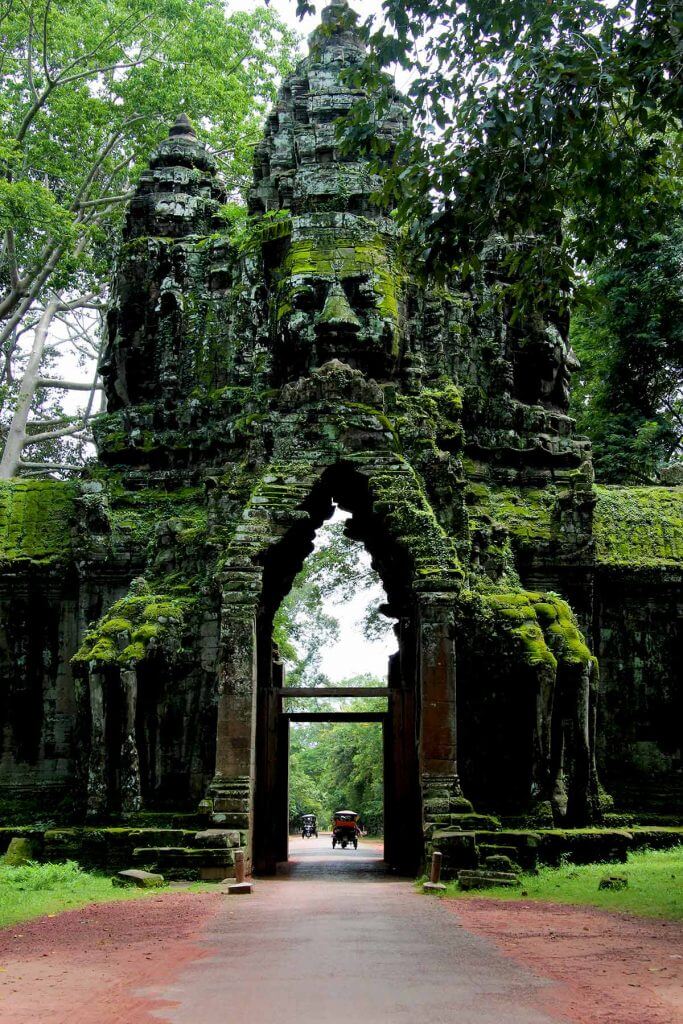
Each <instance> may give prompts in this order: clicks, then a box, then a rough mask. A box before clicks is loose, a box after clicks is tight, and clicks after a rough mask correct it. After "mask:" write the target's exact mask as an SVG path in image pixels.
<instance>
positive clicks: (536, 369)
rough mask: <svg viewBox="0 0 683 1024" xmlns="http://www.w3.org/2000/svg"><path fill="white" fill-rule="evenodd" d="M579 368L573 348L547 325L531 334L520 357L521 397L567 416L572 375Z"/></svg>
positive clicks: (518, 373) (518, 369)
mask: <svg viewBox="0 0 683 1024" xmlns="http://www.w3.org/2000/svg"><path fill="white" fill-rule="evenodd" d="M579 367H580V363H579V361H578V359H577V358H576V353H575V352H574V349H573V348H572V347H571V345H569V344H568V343H567V342H566V341H565V340H564V338H563V337H562V335H561V334H560V332H559V331H558V329H557V328H556V327H555V326H554V325H553V324H545V325H544V326H543V328H542V329H539V330H537V331H535V332H533V333H532V334H531V336H530V337H529V338H528V339H527V342H526V344H525V346H524V347H523V348H522V349H521V351H520V352H519V353H518V358H517V366H516V370H517V373H516V377H517V392H518V394H519V397H521V398H522V400H523V401H526V402H531V403H536V402H539V403H540V404H541V405H545V406H548V407H549V408H554V409H559V410H561V411H562V412H565V411H566V410H567V409H568V407H569V398H570V387H571V375H572V373H573V372H574V371H575V370H578V369H579Z"/></svg>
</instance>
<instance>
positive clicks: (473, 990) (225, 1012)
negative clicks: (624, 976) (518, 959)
mask: <svg viewBox="0 0 683 1024" xmlns="http://www.w3.org/2000/svg"><path fill="white" fill-rule="evenodd" d="M381 853H382V851H381V847H380V846H378V845H375V844H370V843H367V842H364V843H362V844H361V846H360V847H359V849H358V850H357V851H355V850H353V849H347V850H335V851H334V852H333V851H332V849H331V845H330V838H329V836H320V838H319V839H317V840H316V839H311V840H301V839H295V840H293V841H292V844H291V849H290V857H291V860H290V863H289V865H288V866H287V869H286V870H285V871H284V872H283V873H282V875H281V877H279V878H277V879H272V880H260V881H257V883H256V888H255V892H254V894H253V895H252V896H239V897H237V896H233V897H227V896H226V898H225V904H224V906H223V908H222V909H221V911H220V912H219V913H218V915H217V916H215V917H214V918H213V920H212V923H211V925H210V926H209V929H208V930H207V931H206V933H205V937H204V939H203V940H202V941H203V944H204V949H205V953H206V955H205V956H204V957H203V958H202V959H199V960H197V961H195V962H194V963H192V964H191V965H190V966H188V967H186V968H185V969H183V970H182V971H181V973H180V974H179V975H178V976H177V977H176V978H175V979H174V981H173V982H172V983H171V984H169V985H167V986H165V987H163V988H161V987H157V988H154V989H153V990H147V992H146V993H145V994H146V995H149V996H152V997H153V998H154V999H155V1000H157V999H158V1000H161V1001H162V1002H161V1005H162V1006H163V1007H164V1008H163V1009H161V1008H159V1009H157V1010H156V1011H154V1013H155V1016H157V1017H158V1019H159V1020H161V1021H166V1022H168V1024H230V1022H232V1021H236V1022H238V1021H239V1022H244V1024H294V1022H295V1021H296V1022H297V1024H300V1022H301V1021H305V1020H311V1021H314V1022H315V1024H331V1022H332V1021H334V1022H335V1024H338V1022H340V1021H351V1022H358V1024H408V1022H409V1024H416V1022H420V1024H422V1022H424V1024H557V1022H558V1021H559V1019H560V1018H557V1017H554V1016H552V1017H551V1016H548V1014H547V1012H545V1011H542V1010H540V1009H538V1008H537V1007H538V1005H539V1004H540V999H539V998H538V997H539V996H540V994H541V991H542V990H545V989H546V988H547V986H548V985H549V984H550V983H549V982H547V981H544V980H542V979H540V978H538V977H537V976H536V975H533V974H532V973H531V972H530V971H528V970H526V969H524V968H521V967H517V966H516V965H514V964H513V963H512V962H511V961H510V960H508V959H506V958H505V957H503V956H502V955H501V954H500V953H499V952H498V951H497V950H496V949H495V947H494V946H493V945H492V944H491V943H490V942H489V941H488V940H486V939H483V938H479V937H477V936H475V935H472V934H471V933H469V932H467V931H465V930H464V929H463V928H462V927H460V926H459V925H458V923H457V921H456V920H455V918H454V915H453V914H451V913H450V912H449V911H448V910H447V909H446V908H445V907H442V906H440V905H439V904H438V902H437V901H434V900H430V899H427V898H425V897H423V896H422V895H420V894H417V893H415V892H414V889H413V886H412V884H411V883H410V882H406V881H402V880H396V879H393V878H390V877H388V876H387V875H386V874H385V873H384V871H383V864H382V860H381ZM156 1005H157V1006H158V1007H160V1004H159V1003H158V1002H157V1003H156Z"/></svg>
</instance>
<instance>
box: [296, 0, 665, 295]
mask: <svg viewBox="0 0 683 1024" xmlns="http://www.w3.org/2000/svg"><path fill="white" fill-rule="evenodd" d="M300 6H302V7H306V8H309V9H310V7H311V5H310V4H302V5H300ZM383 10H384V15H385V24H384V25H382V26H381V27H380V28H379V29H374V27H373V26H372V25H366V27H365V29H366V34H367V37H368V39H369V42H370V52H369V58H368V61H367V62H366V65H365V67H364V68H363V69H362V70H361V71H360V72H359V77H360V79H362V81H364V82H365V84H366V85H367V84H369V85H370V87H371V88H370V93H369V96H370V98H369V99H368V100H367V101H366V102H365V103H363V104H361V105H359V106H358V107H357V108H356V111H355V114H354V118H353V125H352V126H351V128H350V136H351V138H352V139H353V140H354V142H357V141H358V140H359V139H361V140H363V141H365V142H367V143H368V145H370V146H371V147H372V146H374V147H377V146H378V145H379V146H381V142H378V141H377V140H376V139H375V138H374V128H373V125H374V120H375V117H376V114H377V112H378V108H380V107H382V105H383V104H385V103H386V102H387V100H388V97H389V93H390V90H389V91H388V90H387V88H386V87H385V88H384V89H382V82H383V81H386V77H385V75H384V74H383V71H384V69H385V68H386V67H387V66H390V65H392V64H399V65H401V66H402V67H404V68H405V69H407V71H408V72H409V78H410V83H411V84H410V86H409V88H408V90H407V109H408V114H409V122H410V128H409V129H408V131H407V132H406V133H405V135H404V137H403V139H402V140H401V142H400V144H399V147H398V151H397V153H396V155H395V159H394V161H393V165H392V172H391V173H390V175H389V177H388V180H387V184H386V191H387V194H390V195H392V196H393V198H395V199H396V200H397V201H398V213H399V217H400V218H401V219H402V220H403V221H405V222H406V223H408V224H410V225H411V229H412V230H413V232H414V234H415V235H416V237H417V238H418V239H419V240H420V241H421V243H422V245H423V247H424V251H425V254H426V256H427V257H428V259H429V260H431V262H432V263H433V264H435V265H441V266H446V267H450V266H452V265H453V263H457V264H460V265H461V266H464V267H465V268H466V269H467V267H469V266H471V265H472V263H475V264H476V261H477V260H478V257H479V254H480V252H481V250H482V247H483V246H484V245H485V244H486V241H487V239H489V238H490V236H491V235H493V234H496V235H502V236H505V237H507V238H509V239H510V240H513V239H515V238H518V237H519V236H520V235H523V236H525V238H526V240H527V244H526V245H525V246H523V247H518V246H516V247H514V248H513V249H511V251H510V254H509V256H508V269H509V270H510V271H511V276H512V277H513V278H514V281H515V287H516V288H517V293H518V297H519V298H520V299H523V298H524V297H525V296H526V297H528V286H529V284H530V283H532V285H533V289H534V295H535V296H537V297H539V298H541V299H545V298H548V297H549V298H551V299H552V300H553V301H556V300H557V298H558V297H560V298H561V297H562V296H566V295H568V294H569V293H570V292H571V290H572V287H573V285H574V283H575V281H576V274H577V268H578V267H580V265H581V264H582V263H583V264H586V263H588V264H590V263H592V262H593V261H594V260H595V259H596V258H597V257H598V256H600V255H604V254H605V253H607V252H609V251H610V250H611V248H612V247H613V246H614V245H615V244H619V243H620V242H622V241H623V240H624V239H627V238H628V237H630V235H631V233H632V232H633V231H634V230H638V231H639V232H642V229H643V228H645V229H647V230H650V231H652V230H656V228H657V226H658V225H660V226H661V225H663V224H666V222H667V220H668V218H669V217H670V214H671V210H672V208H677V207H678V206H679V204H680V180H681V145H680V141H681V137H680V132H681V116H682V111H683V8H682V7H681V4H680V3H679V2H678V0H614V2H609V3H607V2H605V0H556V2H553V3H548V2H547V0H508V2H506V3H504V4H501V3H500V2H499V0H459V2H454V3H443V0H400V2H399V0H385V2H384V3H383ZM643 197H648V201H647V202H643ZM636 217H638V218H642V220H641V222H640V224H635V223H634V219H635V218H636ZM549 241H550V242H552V243H553V244H552V245H548V242H549Z"/></svg>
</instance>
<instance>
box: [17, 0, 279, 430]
mask: <svg viewBox="0 0 683 1024" xmlns="http://www.w3.org/2000/svg"><path fill="white" fill-rule="evenodd" d="M293 45H294V38H293V36H292V33H291V32H290V31H288V30H287V29H286V28H285V27H284V26H283V25H282V23H281V22H280V21H279V20H278V18H277V17H276V16H275V15H274V13H273V12H271V11H269V10H268V9H267V7H265V6H264V7H262V8H257V9H256V10H255V11H253V12H252V13H244V12H235V13H226V8H225V6H224V5H223V4H222V3H221V2H219V0H164V3H158V2H156V0H0V127H1V138H0V387H4V389H5V393H4V397H5V400H6V403H8V404H9V405H10V407H11V406H12V404H13V402H16V401H17V390H18V388H19V383H18V382H20V380H21V377H22V373H23V370H24V369H25V366H24V365H23V363H25V360H26V358H27V347H26V339H27V337H28V338H32V339H33V344H34V347H35V344H36V340H38V341H42V351H41V353H39V356H40V359H41V360H42V359H43V357H45V361H46V362H45V365H47V366H48V367H49V355H50V352H51V351H52V352H53V353H54V351H55V349H54V345H56V344H57V341H56V339H55V338H54V327H55V322H56V321H58V320H59V318H60V317H61V318H63V319H67V320H68V319H69V316H70V314H72V313H73V312H74V311H75V310H83V309H91V310H93V311H96V310H97V308H98V306H99V305H101V299H102V290H103V287H104V285H105V284H106V282H107V281H108V280H109V279H110V277H111V273H112V260H113V257H114V254H115V246H113V245H112V238H116V237H117V234H118V230H119V224H120V220H121V217H122V213H123V209H124V206H125V200H126V198H127V196H128V195H129V193H130V189H131V186H132V185H133V184H134V182H135V179H136V175H137V174H138V173H139V172H140V170H141V169H142V168H143V167H144V165H145V162H146V160H147V158H148V156H149V153H150V151H151V149H152V148H153V146H154V145H155V143H156V142H158V141H159V140H160V139H161V138H162V137H163V136H164V134H165V133H166V131H167V129H168V126H169V124H170V123H172V122H173V121H174V120H175V118H176V116H177V114H178V113H179V112H180V111H181V110H182V111H185V112H186V113H187V114H188V115H189V116H190V118H191V119H193V120H194V121H195V122H196V123H198V125H200V126H201V131H202V135H203V138H204V139H205V140H206V141H207V142H208V143H209V144H210V146H211V147H212V149H213V150H214V151H215V152H216V153H217V154H218V157H219V160H220V165H221V168H222V171H223V174H224V176H225V177H226V179H227V182H228V184H229V185H230V186H231V187H232V189H233V192H234V194H235V196H237V194H238V193H239V190H240V189H241V187H242V186H243V185H244V183H245V182H246V180H247V178H248V175H249V171H250V164H251V146H252V144H253V143H254V142H256V141H257V138H258V135H259V133H260V130H261V123H262V118H263V113H264V110H265V108H266V106H267V104H268V103H269V102H270V101H271V100H272V99H273V98H274V94H275V87H276V81H277V78H278V76H279V75H281V74H282V73H283V72H284V71H286V70H287V69H288V67H289V62H290V57H291V54H292V49H293ZM91 319H92V318H91ZM72 327H73V322H72ZM36 331H38V332H39V334H38V335H37V337H36ZM63 336H64V335H63V332H62V333H61V335H60V337H61V338H62V340H63ZM81 340H82V339H81ZM51 343H52V346H53V347H52V349H51V347H50V346H51ZM36 358H37V357H36ZM22 360H23V363H22ZM34 376H37V375H35V374H34ZM43 376H45V373H43ZM37 394H38V397H40V392H39V391H38V392H37ZM31 397H32V396H31ZM19 398H20V396H19ZM63 429H64V431H65V432H68V430H69V427H68V426H66V427H64V428H63Z"/></svg>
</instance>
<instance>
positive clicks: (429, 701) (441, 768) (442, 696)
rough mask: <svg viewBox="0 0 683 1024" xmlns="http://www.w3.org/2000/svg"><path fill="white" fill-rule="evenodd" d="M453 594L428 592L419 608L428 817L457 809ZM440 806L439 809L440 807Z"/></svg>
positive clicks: (422, 743)
mask: <svg viewBox="0 0 683 1024" xmlns="http://www.w3.org/2000/svg"><path fill="white" fill-rule="evenodd" d="M454 631H455V630H454V611H453V595H452V594H447V593H446V594H425V595H422V596H421V598H420V609H419V651H418V673H419V683H420V686H419V693H420V712H419V722H420V728H419V739H418V745H419V760H420V774H421V779H422V795H423V801H424V811H425V818H428V817H429V816H430V811H434V812H437V811H438V812H439V813H440V814H441V813H444V812H446V813H447V812H448V811H450V810H456V809H457V808H455V807H451V806H450V800H451V798H456V797H460V796H461V790H460V782H459V779H458V765H457V751H456V703H455V638H454ZM437 804H438V806H437Z"/></svg>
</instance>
